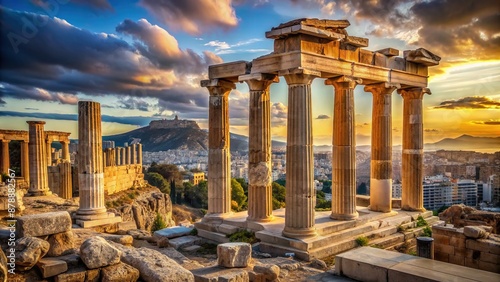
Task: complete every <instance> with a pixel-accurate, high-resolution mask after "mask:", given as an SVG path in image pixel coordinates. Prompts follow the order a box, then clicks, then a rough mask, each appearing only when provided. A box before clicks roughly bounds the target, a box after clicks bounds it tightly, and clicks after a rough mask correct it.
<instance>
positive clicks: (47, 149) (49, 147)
mask: <svg viewBox="0 0 500 282" xmlns="http://www.w3.org/2000/svg"><path fill="white" fill-rule="evenodd" d="M46 142H47V143H46V144H45V153H46V154H47V165H48V166H52V140H49V138H47V140H46Z"/></svg>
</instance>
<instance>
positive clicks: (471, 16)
mask: <svg viewBox="0 0 500 282" xmlns="http://www.w3.org/2000/svg"><path fill="white" fill-rule="evenodd" d="M0 3H1V5H2V6H0V7H1V17H0V23H1V24H0V29H1V40H0V48H1V58H0V59H1V60H0V65H1V70H0V128H1V129H24V130H25V129H27V124H26V122H25V121H26V120H37V119H42V120H45V121H47V124H46V128H47V129H49V130H61V131H68V132H71V133H72V135H71V137H72V138H77V128H76V119H77V116H76V113H77V108H76V104H77V101H78V100H95V101H99V102H101V104H102V113H103V134H104V135H111V134H117V133H122V132H125V131H128V130H131V129H134V128H137V127H139V126H144V125H147V124H148V123H149V121H151V120H152V119H158V118H168V119H171V118H173V117H174V116H175V115H178V116H179V117H180V118H181V119H194V120H196V121H198V122H199V123H200V125H201V126H202V127H203V128H206V126H207V116H208V110H207V104H208V92H207V90H206V89H202V88H200V87H199V81H200V80H201V79H204V78H206V77H207V69H208V66H209V65H211V64H217V63H221V62H229V61H235V60H248V61H251V60H252V59H253V58H256V57H259V56H262V55H265V54H268V53H270V52H272V48H273V41H272V40H270V39H266V38H265V36H264V34H265V32H266V31H268V30H270V29H271V28H272V27H274V26H278V25H279V24H280V23H282V22H287V21H289V20H292V19H294V18H302V17H315V18H327V19H348V20H349V21H350V22H351V26H350V27H348V29H347V31H348V32H349V34H350V35H355V36H361V37H367V38H369V40H370V46H369V47H368V48H367V49H369V50H378V49H382V48H386V47H393V48H396V49H399V50H401V52H402V51H403V50H407V49H415V48H418V47H424V48H426V49H428V50H430V51H432V52H434V53H436V54H438V55H440V56H441V57H442V60H441V65H440V66H438V67H433V68H432V69H431V71H430V75H431V77H430V83H429V87H430V88H431V90H432V93H433V94H432V95H430V96H426V97H425V98H424V106H425V113H424V127H425V141H426V142H435V141H438V140H440V139H442V138H445V137H457V136H460V135H462V134H470V135H474V136H499V135H500V134H499V132H500V24H499V23H500V5H499V3H498V0H484V1H475V0H427V1H408V0H378V1H377V0H370V1H362V0H340V1H329V0H310V1H306V0H303V1H299V0H274V1H273V0H268V1H265V0H182V1H177V0H131V1H121V0H116V1H115V0H90V1H87V0H25V1H18V0H2V1H1V2H0ZM271 101H272V112H273V119H272V123H273V139H277V140H284V139H286V126H285V125H286V113H287V87H286V84H285V81H284V79H282V80H281V82H280V83H277V84H274V85H273V86H272V87H271ZM355 103H356V130H357V140H358V144H369V140H370V138H369V136H370V130H371V103H372V97H371V94H370V93H365V92H363V87H362V86H358V87H357V89H356V94H355ZM332 112H333V88H332V86H325V85H324V82H323V80H321V79H316V80H315V81H314V83H313V114H314V116H315V120H314V130H313V132H314V136H315V144H331V135H332V129H331V128H332V119H331V117H332ZM401 113H402V99H401V97H400V96H399V95H398V94H397V93H394V95H393V115H394V119H393V133H394V134H393V136H394V143H395V144H399V143H401V132H402V119H401ZM230 117H231V131H232V132H235V133H240V134H244V135H247V134H248V120H247V119H248V87H247V86H246V85H245V84H238V85H237V89H236V90H235V91H233V92H232V94H231V95H230Z"/></svg>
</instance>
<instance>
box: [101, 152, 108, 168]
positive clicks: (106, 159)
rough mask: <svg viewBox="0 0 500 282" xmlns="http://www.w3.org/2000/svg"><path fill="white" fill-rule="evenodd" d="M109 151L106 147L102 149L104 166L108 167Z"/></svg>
mask: <svg viewBox="0 0 500 282" xmlns="http://www.w3.org/2000/svg"><path fill="white" fill-rule="evenodd" d="M107 155H108V152H107V150H106V149H104V150H103V151H102V166H103V167H107V166H108V158H107Z"/></svg>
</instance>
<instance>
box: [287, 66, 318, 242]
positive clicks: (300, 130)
mask: <svg viewBox="0 0 500 282" xmlns="http://www.w3.org/2000/svg"><path fill="white" fill-rule="evenodd" d="M298 71H302V73H300V72H298V73H291V74H286V75H285V80H286V83H287V84H288V118H287V143H286V203H287V206H286V210H285V228H284V229H283V236H285V237H290V238H304V237H310V236H315V235H317V233H316V229H315V227H314V213H315V211H314V206H315V203H316V189H315V187H314V158H313V131H312V102H311V83H312V81H313V79H314V78H316V77H318V76H319V74H315V73H313V72H308V71H306V70H298Z"/></svg>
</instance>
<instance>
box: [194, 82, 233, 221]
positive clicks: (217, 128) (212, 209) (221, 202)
mask: <svg viewBox="0 0 500 282" xmlns="http://www.w3.org/2000/svg"><path fill="white" fill-rule="evenodd" d="M201 86H202V87H207V89H208V91H209V93H210V98H209V103H208V128H209V129H208V213H207V216H206V217H205V218H206V219H210V218H214V217H215V218H220V217H224V216H226V215H228V214H229V213H231V152H230V150H229V141H230V136H229V104H228V96H229V93H230V92H231V90H232V89H235V85H234V83H232V82H229V81H225V80H219V79H212V80H202V81H201Z"/></svg>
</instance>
